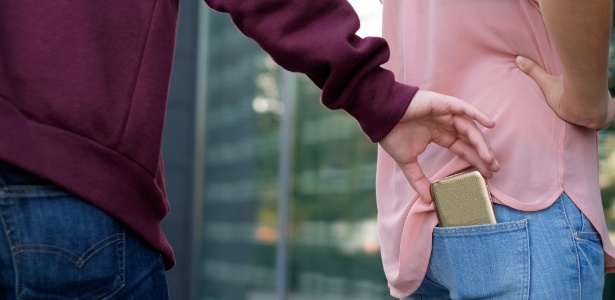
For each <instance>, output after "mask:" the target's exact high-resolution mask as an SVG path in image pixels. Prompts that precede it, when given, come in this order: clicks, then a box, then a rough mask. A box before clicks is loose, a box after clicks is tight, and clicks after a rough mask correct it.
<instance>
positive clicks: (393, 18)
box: [376, 0, 615, 298]
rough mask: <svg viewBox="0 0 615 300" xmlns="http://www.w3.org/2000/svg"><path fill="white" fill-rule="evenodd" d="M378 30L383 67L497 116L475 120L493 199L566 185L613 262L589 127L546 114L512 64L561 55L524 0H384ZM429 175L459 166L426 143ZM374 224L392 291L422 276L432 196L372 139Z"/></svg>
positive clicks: (610, 267)
mask: <svg viewBox="0 0 615 300" xmlns="http://www.w3.org/2000/svg"><path fill="white" fill-rule="evenodd" d="M383 19H384V24H383V36H384V38H385V39H386V40H387V41H388V42H389V45H390V47H391V59H390V61H389V62H388V63H387V65H386V66H385V67H387V68H388V69H390V70H392V71H393V72H394V73H395V76H396V79H397V80H398V81H401V82H403V83H407V84H411V85H418V86H419V87H420V88H421V89H425V90H431V91H435V92H439V93H442V94H447V95H452V96H455V97H458V98H460V99H463V100H465V101H468V102H470V103H472V104H474V105H476V106H477V107H479V108H480V109H481V110H483V111H484V112H485V113H487V114H488V115H489V116H490V117H491V118H493V119H494V120H495V121H496V126H495V128H493V129H484V128H483V132H484V134H485V136H486V138H487V140H488V141H489V142H490V143H491V146H492V147H493V149H494V151H495V153H496V157H497V159H498V162H499V163H500V167H501V168H500V171H499V172H497V173H496V174H495V175H494V177H493V178H491V179H490V180H489V189H490V190H491V193H492V194H493V197H494V202H496V203H500V204H504V205H507V206H510V207H513V208H515V209H519V210H524V211H536V210H540V209H544V208H546V207H548V206H550V205H551V204H552V203H553V202H554V201H555V200H557V198H558V197H559V196H560V195H561V194H562V192H566V193H567V194H568V195H569V196H570V198H571V199H572V200H573V201H574V203H575V204H576V205H577V206H578V207H579V208H580V209H581V211H582V212H583V213H585V215H586V216H587V217H588V219H589V220H590V221H591V222H592V224H593V225H594V226H595V227H596V228H597V230H598V231H599V232H600V235H601V237H602V241H603V246H604V251H605V258H606V260H605V262H606V271H607V272H615V249H613V246H612V244H611V242H610V239H609V235H608V231H607V227H606V223H605V219H604V213H603V208H602V201H601V197H600V188H599V186H598V150H597V135H596V131H594V130H590V129H585V128H582V127H579V126H575V125H571V124H568V123H566V122H564V121H562V120H561V119H559V118H558V117H557V115H555V113H554V112H553V111H552V110H551V108H549V106H548V105H547V102H546V100H545V98H544V96H543V94H542V92H541V90H540V88H539V87H538V86H537V85H536V83H535V82H534V81H533V80H532V79H531V78H529V77H528V76H527V75H526V74H524V73H523V72H521V71H520V70H519V69H518V68H517V66H516V65H515V57H516V56H517V55H524V56H526V57H529V58H531V59H533V60H535V61H536V62H537V63H539V64H540V65H542V66H544V67H545V69H546V70H547V71H548V72H550V73H551V74H560V73H561V70H562V68H561V64H560V61H559V58H558V57H557V55H556V53H555V50H554V48H553V46H552V45H551V43H550V41H549V37H548V35H547V31H546V29H545V26H544V23H543V21H542V17H541V13H540V8H539V5H538V3H537V2H534V1H532V0H498V1H484V0H454V1H452V0H438V1H433V0H385V1H384V11H383ZM420 163H421V166H422V167H423V169H424V171H425V174H426V175H427V176H428V177H429V178H430V180H432V181H434V180H437V179H439V178H442V177H445V176H447V175H450V174H453V173H455V172H457V171H460V170H462V169H464V168H466V167H468V166H469V165H468V163H467V162H465V161H464V160H463V159H461V158H460V157H457V156H454V155H453V154H451V153H450V152H449V151H448V150H445V149H442V148H440V147H439V146H437V145H434V144H432V145H430V146H428V147H427V150H426V151H425V153H424V154H422V155H421V156H420ZM376 190H377V192H376V193H377V201H378V226H379V232H380V243H381V251H382V260H383V265H384V271H385V273H386V277H387V279H388V282H389V287H390V289H391V295H393V296H395V297H399V298H400V297H404V296H407V295H408V294H410V293H412V292H413V291H415V290H416V288H417V287H418V286H419V284H420V283H421V281H422V280H423V277H424V274H425V271H426V269H427V264H428V263H429V256H430V253H431V234H432V230H433V227H434V226H436V224H437V223H438V220H437V217H436V214H435V211H434V207H433V204H432V203H428V202H426V201H424V200H423V199H422V198H420V197H419V196H418V195H417V194H416V192H415V191H414V190H413V189H412V188H411V187H410V185H409V184H408V182H407V181H406V179H405V177H404V176H403V174H402V172H401V170H400V169H399V168H398V167H397V165H396V164H395V162H394V161H393V160H392V159H391V158H390V157H389V156H388V155H387V154H386V153H385V152H384V151H382V149H379V154H378V172H377V180H376Z"/></svg>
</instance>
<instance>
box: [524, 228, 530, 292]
mask: <svg viewBox="0 0 615 300" xmlns="http://www.w3.org/2000/svg"><path fill="white" fill-rule="evenodd" d="M523 248H524V249H523V250H524V251H525V255H526V256H527V257H526V259H525V260H524V270H523V292H524V293H525V294H524V295H523V296H522V298H523V299H530V289H531V285H530V280H531V278H532V273H531V272H532V268H531V267H530V265H531V260H532V256H531V254H530V232H529V225H526V227H525V240H524V241H523Z"/></svg>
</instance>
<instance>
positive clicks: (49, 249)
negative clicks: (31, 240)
mask: <svg viewBox="0 0 615 300" xmlns="http://www.w3.org/2000/svg"><path fill="white" fill-rule="evenodd" d="M119 237H120V234H119V233H117V234H114V235H111V236H109V237H107V238H104V239H102V240H101V241H99V242H98V243H96V244H94V245H93V246H92V247H90V249H88V250H86V251H85V252H83V254H82V255H81V256H79V255H77V254H75V253H73V252H71V251H70V250H68V249H66V248H62V247H58V246H55V245H48V244H23V245H18V246H14V247H13V249H14V251H15V252H14V253H15V254H20V253H25V252H37V253H51V254H57V255H59V256H62V257H64V258H66V259H67V260H69V261H70V262H72V263H73V264H74V265H75V266H77V267H78V268H81V267H82V266H83V265H84V264H85V263H86V262H87V261H88V260H89V259H90V258H91V257H92V256H94V255H95V254H96V253H98V252H99V251H100V250H102V249H104V248H105V247H107V246H108V245H110V244H113V243H115V242H117V241H120V238H119ZM36 248H42V249H36ZM53 249H56V250H57V251H53ZM90 252H91V253H90Z"/></svg>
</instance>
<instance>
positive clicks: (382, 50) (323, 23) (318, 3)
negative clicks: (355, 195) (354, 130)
mask: <svg viewBox="0 0 615 300" xmlns="http://www.w3.org/2000/svg"><path fill="white" fill-rule="evenodd" d="M205 2H206V3H207V4H208V5H209V6H210V7H211V8H213V9H214V10H217V11H220V12H225V13H228V14H230V16H231V18H232V19H233V22H234V23H235V25H236V26H237V28H238V29H239V30H240V31H241V32H242V33H243V34H245V35H246V36H247V37H249V38H251V39H253V40H254V41H256V42H257V43H258V44H259V45H260V47H261V48H263V50H264V51H265V52H267V53H269V55H271V57H272V58H273V60H274V61H275V62H277V63H278V64H279V65H280V66H281V67H283V68H285V69H287V70H289V71H292V72H299V73H304V74H306V75H307V76H308V77H309V78H310V79H311V80H312V81H313V82H314V83H315V84H316V86H318V87H319V88H320V89H321V90H322V96H321V101H322V103H323V104H324V105H325V106H326V107H328V108H329V109H343V110H345V111H346V112H348V113H349V114H350V115H352V116H353V117H354V118H355V119H356V120H357V121H358V122H359V124H360V125H361V128H362V129H363V131H364V132H365V134H367V136H369V138H370V139H371V140H372V142H378V141H380V140H381V139H382V138H384V137H385V136H386V135H387V134H388V133H389V131H391V129H393V127H394V126H395V125H396V124H397V123H398V122H399V120H400V119H401V117H402V116H403V114H404V113H405V111H406V109H407V108H408V105H409V104H410V101H411V100H412V97H414V94H416V92H417V90H418V88H417V87H412V86H408V85H405V84H402V83H399V82H396V81H395V79H394V76H393V73H392V72H390V71H388V70H385V69H383V68H382V67H380V65H382V64H384V63H385V62H387V61H388V59H389V48H388V45H387V43H386V41H385V40H384V39H382V38H375V37H368V38H365V39H363V38H360V37H358V36H357V35H355V33H356V32H357V30H358V29H359V18H358V16H357V14H356V13H355V11H354V9H353V8H352V6H351V5H350V3H348V1H347V0H205Z"/></svg>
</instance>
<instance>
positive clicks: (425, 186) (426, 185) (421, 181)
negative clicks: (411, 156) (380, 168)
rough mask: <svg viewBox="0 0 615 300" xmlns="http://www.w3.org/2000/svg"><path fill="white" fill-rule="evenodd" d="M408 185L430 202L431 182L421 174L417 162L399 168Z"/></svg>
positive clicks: (421, 170)
mask: <svg viewBox="0 0 615 300" xmlns="http://www.w3.org/2000/svg"><path fill="white" fill-rule="evenodd" d="M399 167H400V168H401V170H402V172H403V173H404V175H405V176H406V179H407V180H408V182H409V183H410V186H412V188H413V189H414V190H415V191H416V192H417V194H419V196H421V198H423V200H426V201H428V202H431V182H430V181H429V179H428V178H427V177H426V176H425V173H423V169H422V168H421V166H420V165H419V163H418V161H416V160H415V161H414V162H412V163H409V164H406V165H400V166H399Z"/></svg>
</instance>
